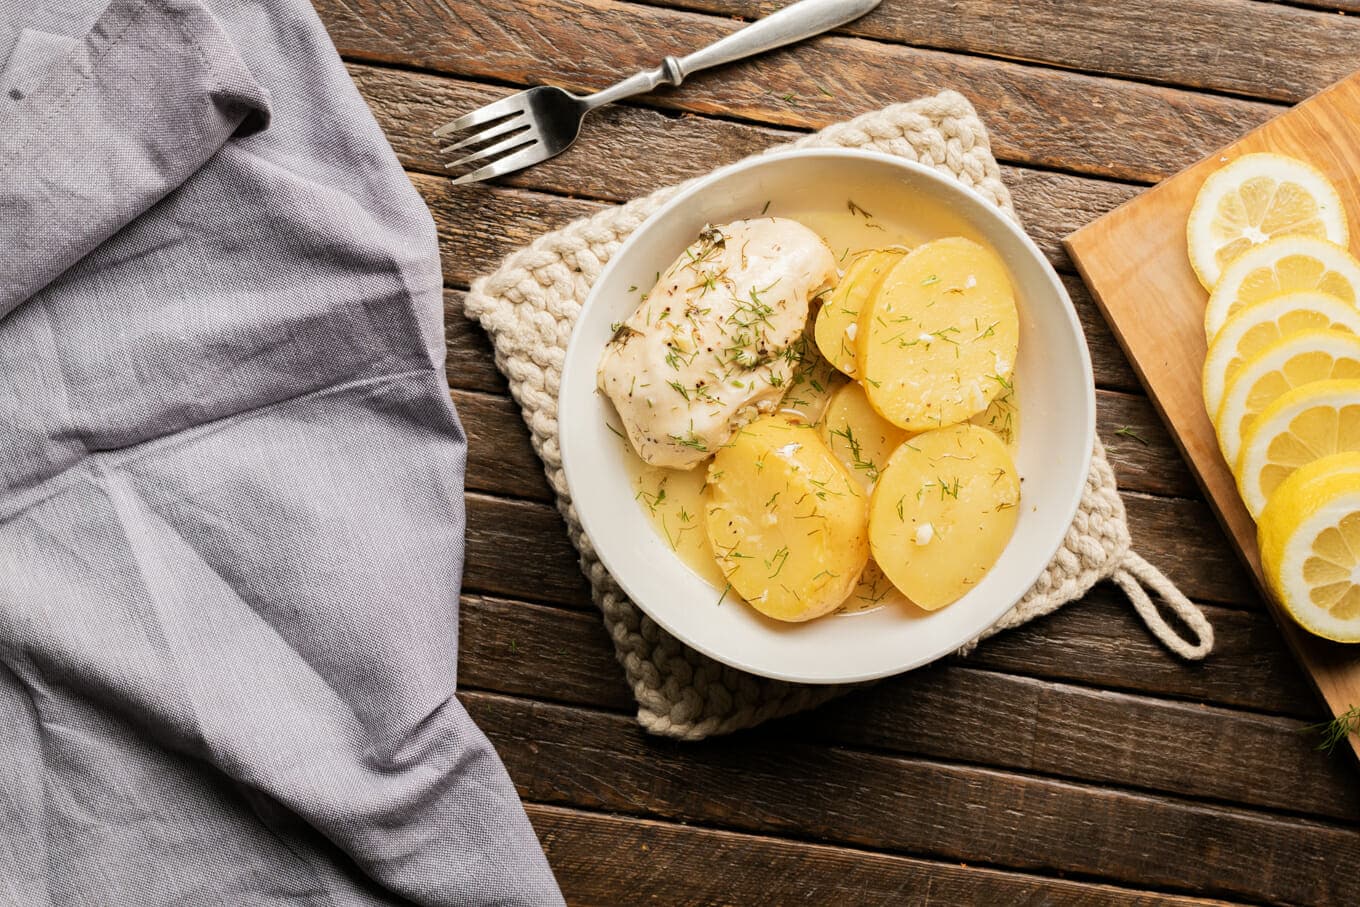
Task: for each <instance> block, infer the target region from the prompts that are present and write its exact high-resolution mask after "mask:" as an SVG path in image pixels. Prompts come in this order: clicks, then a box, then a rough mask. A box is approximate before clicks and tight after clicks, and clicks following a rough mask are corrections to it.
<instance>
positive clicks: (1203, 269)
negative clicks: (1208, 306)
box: [1185, 154, 1348, 290]
mask: <svg viewBox="0 0 1360 907" xmlns="http://www.w3.org/2000/svg"><path fill="white" fill-rule="evenodd" d="M1185 234H1186V240H1187V245H1188V248H1189V252H1190V264H1191V266H1192V267H1194V269H1195V276H1197V277H1198V278H1199V282H1200V283H1202V284H1204V288H1205V289H1206V290H1211V289H1213V287H1214V285H1215V284H1217V283H1218V280H1219V277H1220V276H1221V275H1222V273H1223V269H1224V268H1225V267H1227V265H1228V264H1229V263H1230V262H1232V261H1233V260H1234V259H1235V258H1237V257H1238V256H1239V255H1241V254H1242V253H1243V252H1246V251H1247V250H1248V249H1250V248H1252V247H1253V246H1259V245H1261V244H1262V243H1264V242H1268V241H1269V240H1271V239H1275V238H1276V237H1279V236H1311V237H1315V238H1317V239H1327V240H1331V241H1332V242H1334V243H1336V244H1337V245H1341V246H1344V245H1345V244H1346V241H1347V239H1348V230H1347V227H1346V209H1345V208H1344V207H1343V206H1342V204H1341V196H1340V195H1339V194H1337V191H1336V187H1335V186H1333V185H1332V184H1331V183H1329V182H1328V181H1327V177H1325V176H1323V175H1322V173H1321V172H1320V171H1319V170H1318V169H1317V168H1315V167H1313V166H1312V165H1310V164H1305V163H1304V162H1303V161H1300V160H1296V159H1294V158H1291V157H1284V156H1283V155H1279V154H1248V155H1244V156H1243V157H1240V158H1238V159H1237V160H1235V161H1233V162H1232V163H1231V164H1228V165H1227V166H1226V167H1223V168H1222V169H1219V170H1216V171H1214V172H1213V173H1212V174H1210V175H1209V178H1208V179H1206V180H1205V181H1204V185H1203V186H1201V187H1200V190H1199V195H1197V196H1195V204H1194V206H1193V207H1191V209H1190V219H1189V222H1188V223H1187V224H1186V227H1185Z"/></svg>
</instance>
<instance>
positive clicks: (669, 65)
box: [582, 0, 881, 110]
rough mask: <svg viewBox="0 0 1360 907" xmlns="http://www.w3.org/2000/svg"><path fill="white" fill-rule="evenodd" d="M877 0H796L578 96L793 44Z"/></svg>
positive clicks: (588, 100)
mask: <svg viewBox="0 0 1360 907" xmlns="http://www.w3.org/2000/svg"><path fill="white" fill-rule="evenodd" d="M880 2H881V0H798V2H797V3H795V4H793V5H792V6H786V7H784V8H783V9H781V10H779V11H778V12H775V13H771V14H770V15H768V16H766V17H765V18H764V19H761V20H759V21H758V22H753V23H751V24H750V25H748V26H746V27H745V28H743V29H741V30H740V31H735V32H733V33H732V34H730V35H728V36H727V37H725V38H722V39H720V40H718V41H715V42H713V43H712V44H710V45H708V46H707V47H705V48H702V49H700V50H696V51H695V52H694V53H692V54H690V55H689V56H686V57H680V58H679V59H677V58H675V57H667V58H666V59H665V60H664V61H663V62H662V64H661V65H660V66H658V67H657V68H656V69H649V70H644V71H643V72H640V73H638V74H637V75H634V76H630V77H628V78H627V79H624V80H623V81H622V82H620V83H618V84H617V85H613V86H611V87H609V88H606V89H604V90H603V91H598V92H596V93H595V94H592V95H588V96H586V97H585V98H582V101H583V102H584V103H585V105H586V107H587V109H590V110H593V109H594V108H596V107H599V106H600V105H602V104H610V103H612V102H614V101H619V100H622V99H623V98H631V97H632V96H633V95H638V94H645V93H647V92H649V91H651V90H653V89H655V88H656V87H657V86H659V85H679V84H680V83H681V82H683V81H684V80H685V77H686V76H688V75H689V74H690V73H694V72H698V71H699V70H701V69H709V68H711V67H713V66H722V65H723V64H724V63H734V62H736V61H737V60H744V59H745V58H747V57H750V56H754V55H755V54H760V53H765V52H766V51H769V50H774V49H775V48H779V47H783V46H785V45H786V44H793V43H794V42H796V41H802V40H804V39H805V38H811V37H812V36H813V35H820V34H821V33H822V32H824V31H830V30H831V29H833V28H835V27H836V26H838V25H844V24H846V23H847V22H853V21H855V20H856V19H858V18H859V17H860V16H862V15H864V14H865V13H867V12H869V11H870V10H871V9H873V8H874V7H876V6H878V4H879V3H880Z"/></svg>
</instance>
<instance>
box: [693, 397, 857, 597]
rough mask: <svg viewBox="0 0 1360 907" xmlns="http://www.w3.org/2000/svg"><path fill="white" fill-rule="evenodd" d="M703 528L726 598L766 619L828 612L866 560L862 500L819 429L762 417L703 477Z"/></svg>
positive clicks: (717, 457)
mask: <svg viewBox="0 0 1360 907" xmlns="http://www.w3.org/2000/svg"><path fill="white" fill-rule="evenodd" d="M704 510H705V514H704V515H705V521H706V524H707V527H708V538H709V541H710V542H711V543H712V545H713V554H714V557H715V558H716V560H717V562H718V567H719V568H721V570H722V572H723V575H724V576H726V577H727V581H728V582H729V583H731V584H732V589H733V590H734V591H735V592H736V593H737V594H738V595H740V596H741V597H742V598H744V599H746V601H747V602H749V603H750V605H751V606H752V607H753V608H755V609H756V610H757V611H760V612H761V613H762V614H766V615H768V616H770V617H773V618H775V619H777V620H787V621H803V620H811V619H812V618H814V617H820V616H822V615H823V614H826V613H827V612H829V611H832V610H834V609H835V608H836V606H837V605H839V604H840V603H841V602H843V601H845V599H846V598H847V597H848V596H849V595H850V593H851V592H852V591H853V590H854V588H855V584H856V583H857V582H858V580H859V575H860V572H861V571H862V570H863V569H864V565H865V563H866V562H867V561H868V559H869V539H868V501H867V500H866V498H865V496H864V493H863V491H861V490H860V486H859V483H858V482H856V481H855V480H854V479H853V478H852V477H851V476H850V474H849V473H848V472H847V471H846V469H845V467H844V466H842V465H841V464H840V461H838V460H837V459H836V457H835V455H834V454H832V453H831V451H830V450H829V449H828V448H827V446H826V445H825V444H824V443H822V439H821V437H820V436H818V434H817V430H816V429H814V428H812V427H811V426H809V425H807V424H806V423H803V422H799V421H796V420H793V419H790V418H788V417H787V416H780V415H770V416H762V417H760V418H759V419H756V420H755V421H754V422H752V423H751V424H749V425H747V426H746V427H745V428H743V429H742V430H741V431H740V432H738V433H737V436H736V437H735V438H733V439H732V441H731V442H730V443H729V444H728V445H727V446H726V447H724V448H722V449H721V450H719V451H718V453H717V454H716V455H715V456H714V458H713V462H712V464H711V465H710V466H709V468H708V490H707V492H706V496H705V506H704Z"/></svg>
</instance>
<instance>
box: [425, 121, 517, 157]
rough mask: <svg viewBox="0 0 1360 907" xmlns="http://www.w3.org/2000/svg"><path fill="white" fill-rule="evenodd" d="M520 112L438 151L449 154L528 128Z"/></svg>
mask: <svg viewBox="0 0 1360 907" xmlns="http://www.w3.org/2000/svg"><path fill="white" fill-rule="evenodd" d="M521 113H523V111H520V112H519V113H513V114H511V115H510V119H508V120H506V121H505V122H504V123H501V124H499V125H496V126H491V127H488V128H487V129H483V130H482V131H481V132H474V133H473V134H472V135H470V136H468V137H467V138H465V139H463V140H462V141H461V142H455V143H454V144H452V145H445V146H444V147H443V148H440V149H439V153H440V154H451V153H452V152H454V151H457V150H458V149H460V148H466V147H467V146H468V145H475V144H476V143H478V142H489V141H491V140H492V139H498V138H501V137H502V136H505V135H507V134H509V133H511V132H518V131H520V130H521V129H528V128H529V124H528V123H526V122H524V120H523V119H521V117H520V114H521Z"/></svg>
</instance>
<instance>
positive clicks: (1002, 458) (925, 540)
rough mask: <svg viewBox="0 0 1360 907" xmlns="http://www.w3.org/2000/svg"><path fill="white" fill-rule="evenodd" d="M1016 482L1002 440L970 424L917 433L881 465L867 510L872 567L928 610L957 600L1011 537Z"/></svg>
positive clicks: (995, 557) (1015, 511)
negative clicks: (877, 567)
mask: <svg viewBox="0 0 1360 907" xmlns="http://www.w3.org/2000/svg"><path fill="white" fill-rule="evenodd" d="M1019 502H1020V480H1019V478H1018V477H1017V476H1016V473H1015V464H1014V463H1013V462H1012V461H1011V457H1010V454H1009V453H1007V452H1006V446H1005V444H1003V443H1002V441H1001V439H1000V438H998V437H997V436H996V435H995V434H993V433H992V432H990V431H987V430H986V429H984V428H978V427H977V426H976V425H966V424H965V425H952V426H950V427H948V428H940V429H936V430H934V431H928V432H925V433H923V434H919V435H917V436H916V437H914V438H912V439H911V440H910V441H907V442H905V443H904V444H902V446H901V447H899V448H898V449H897V451H896V452H895V453H894V454H893V455H892V456H891V457H890V458H889V459H888V464H887V466H885V467H884V469H883V475H882V476H880V477H879V480H878V485H877V486H876V487H875V488H874V493H873V497H872V499H871V501H870V503H869V544H870V546H871V548H872V550H873V556H874V560H875V561H877V562H878V565H879V566H880V567H881V568H883V572H884V573H885V574H887V576H888V579H890V580H892V582H893V585H894V586H896V587H897V588H898V589H899V590H901V592H902V594H903V595H905V596H906V597H907V598H909V599H911V600H912V601H913V602H915V603H916V604H918V605H920V606H921V607H922V608H925V609H926V610H927V611H934V610H937V609H939V608H943V607H944V606H945V605H948V604H950V603H952V602H955V601H957V600H958V599H959V598H960V597H962V596H963V595H964V593H966V592H967V591H968V590H969V589H971V588H973V586H975V585H976V584H977V582H978V581H979V580H980V579H982V577H983V576H984V575H985V574H986V573H987V571H988V570H990V569H991V568H992V565H993V564H995V563H996V561H997V558H999V557H1000V556H1001V552H1002V551H1003V550H1004V549H1005V547H1006V544H1007V543H1008V542H1009V541H1010V538H1011V533H1012V532H1014V531H1015V521H1016V517H1017V515H1018V510H1017V505H1018V504H1019Z"/></svg>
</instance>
